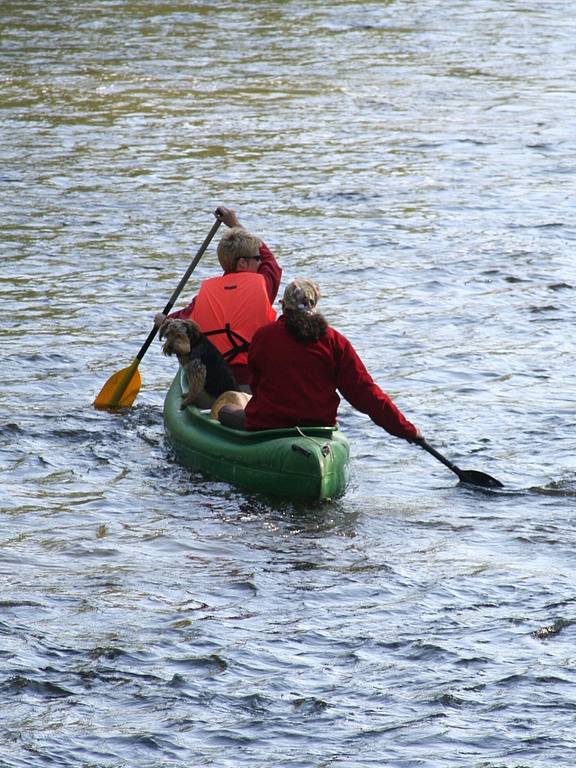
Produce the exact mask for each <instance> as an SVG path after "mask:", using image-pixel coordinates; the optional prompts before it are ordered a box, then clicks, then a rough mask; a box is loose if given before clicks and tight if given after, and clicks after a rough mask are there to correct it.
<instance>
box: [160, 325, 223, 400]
mask: <svg viewBox="0 0 576 768" xmlns="http://www.w3.org/2000/svg"><path fill="white" fill-rule="evenodd" d="M159 338H160V340H161V341H162V340H164V344H163V345H162V352H163V353H164V354H165V355H176V357H177V358H178V362H179V363H180V365H181V366H182V368H184V370H185V371H186V377H187V379H188V392H187V393H185V394H183V395H182V404H181V406H180V407H181V408H185V407H186V406H187V405H190V404H192V403H194V404H195V405H198V406H200V407H201V408H206V407H210V405H211V404H212V403H213V402H214V400H216V398H217V397H218V396H219V395H221V394H222V392H226V391H228V390H232V391H237V389H238V385H237V384H236V379H235V378H234V376H233V375H232V371H231V370H230V368H229V367H228V363H227V362H226V361H225V360H224V358H223V357H222V355H221V354H220V352H219V351H218V350H217V349H216V347H215V346H214V344H212V342H211V341H208V339H207V338H206V336H204V334H203V333H202V331H201V330H200V328H199V327H198V325H197V324H196V323H194V322H193V321H192V320H176V319H174V320H172V319H168V320H165V321H164V322H163V323H162V325H161V326H160V334H159Z"/></svg>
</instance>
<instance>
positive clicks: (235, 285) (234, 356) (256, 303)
mask: <svg viewBox="0 0 576 768" xmlns="http://www.w3.org/2000/svg"><path fill="white" fill-rule="evenodd" d="M214 215H215V216H216V217H217V218H219V219H220V220H221V221H222V222H223V223H224V224H225V225H226V226H227V227H229V230H228V231H227V232H226V233H225V234H224V235H223V236H222V238H221V240H220V242H219V243H218V249H217V254H218V261H219V262H220V266H221V267H222V270H223V274H222V275H221V276H219V277H211V278H208V279H207V280H203V281H202V283H201V284H200V290H199V291H198V294H197V295H196V296H195V297H194V298H193V299H192V301H191V302H190V304H188V306H187V307H184V309H180V310H178V311H177V312H173V313H172V314H170V315H169V317H172V318H179V319H181V320H194V322H196V323H198V325H199V326H200V329H201V330H202V331H203V332H204V334H206V335H207V336H208V338H209V339H210V341H211V342H212V343H213V344H214V346H215V347H216V348H217V349H218V350H219V351H220V352H221V353H222V355H223V356H224V359H225V360H226V361H227V362H228V364H229V365H230V368H231V370H232V373H233V374H234V377H235V379H236V381H237V382H238V384H239V385H240V386H241V387H242V388H243V389H245V388H249V385H250V372H249V369H248V349H249V345H250V342H251V340H252V337H253V335H254V333H255V332H256V331H257V330H258V328H260V327H261V326H263V325H266V323H270V322H272V321H273V320H275V319H276V312H275V311H274V309H273V307H272V304H273V302H274V300H275V298H276V295H277V293H278V288H279V287H280V279H281V277H282V269H281V268H280V265H279V264H278V262H277V261H276V259H275V257H274V254H273V253H272V251H270V249H269V248H268V246H267V245H266V244H265V243H263V242H262V241H261V240H260V239H259V238H257V237H255V236H254V235H252V234H250V233H249V232H248V231H247V230H246V229H244V227H243V226H242V225H241V224H240V222H239V220H238V216H237V215H236V211H234V210H233V209H231V208H226V207H224V206H219V207H218V208H217V209H216V210H215V212H214ZM165 319H166V318H165V316H164V315H163V314H161V313H158V314H157V315H156V317H155V318H154V321H155V323H156V325H161V324H162V323H163V322H164V320H165Z"/></svg>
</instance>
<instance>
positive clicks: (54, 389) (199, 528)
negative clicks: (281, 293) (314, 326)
mask: <svg viewBox="0 0 576 768" xmlns="http://www.w3.org/2000/svg"><path fill="white" fill-rule="evenodd" d="M572 10H573V8H572V5H571V4H570V3H567V2H561V1H560V0H556V1H554V0H552V1H551V2H548V3H546V4H542V3H539V2H536V1H535V0H528V1H527V2H520V1H519V0H509V1H508V2H505V3H502V2H495V1H493V0H474V1H473V2H459V1H458V0H449V2H439V1H438V0H431V1H430V2H426V3H424V2H416V0H397V1H396V2H394V1H393V0H389V1H388V2H354V1H353V0H348V1H346V0H337V1H336V2H332V3H324V4H321V3H316V2H311V1H307V2H305V1H304V0H293V2H285V3H280V2H272V1H263V2H259V3H242V2H214V3H210V4H208V3H205V4H203V3H189V2H178V3H177V2H159V1H156V0H141V1H138V2H136V0H106V1H105V0H96V1H95V2H90V3H89V2H85V1H84V0H83V1H81V2H74V3H72V2H68V1H67V0H53V2H51V3H39V2H33V1H32V0H21V1H20V2H17V3H3V4H2V5H1V7H0V40H1V42H0V65H1V66H0V82H1V85H2V88H1V90H0V139H1V140H0V184H1V197H0V210H1V214H2V215H1V217H0V232H1V242H2V246H1V247H2V264H3V269H2V273H1V275H0V298H1V302H0V312H1V314H2V330H1V331H0V333H1V335H2V340H3V343H2V355H1V357H2V366H1V369H0V377H1V386H0V438H1V439H0V493H1V502H0V507H1V511H2V534H1V537H0V542H1V548H0V578H1V582H0V583H1V585H2V591H1V594H0V658H1V660H2V665H1V671H0V711H1V712H2V715H1V720H0V722H1V723H2V728H1V730H0V764H1V765H2V766H9V767H10V768H23V767H24V766H26V767H28V766H34V767H35V768H36V766H48V765H51V766H53V765H57V766H74V767H75V766H82V767H83V768H84V767H86V768H87V767H90V768H95V767H96V766H97V767H98V768H105V767H108V766H114V767H117V766H118V767H119V766H127V767H128V766H130V768H133V767H134V766H138V767H139V768H160V767H162V768H165V767H168V766H170V768H181V767H182V768H183V767H184V766H186V767H187V768H189V767H190V766H218V768H227V767H228V766H230V768H236V767H237V766H241V765H246V766H251V768H253V767H254V766H258V768H264V767H265V768H284V767H286V768H288V767H290V768H296V766H298V768H304V767H305V768H309V767H310V768H328V766H334V768H335V767H336V766H339V767H340V766H342V767H344V766H345V767H346V768H356V767H358V768H364V766H379V767H380V766H394V768H417V767H419V766H425V767H426V768H437V767H440V766H441V767H442V768H454V767H455V766H463V767H466V768H540V767H543V766H546V767H547V768H548V766H550V765H558V766H567V767H570V768H571V767H572V766H573V764H574V758H573V755H574V750H575V747H576V739H575V736H574V722H575V715H576V695H575V693H574V691H575V690H576V689H575V687H574V683H575V682H576V674H575V664H576V657H575V650H574V648H575V640H576V634H575V633H576V630H575V621H576V613H575V606H574V602H575V600H576V592H575V588H574V566H575V556H574V549H575V546H574V545H575V535H574V534H575V526H574V520H575V514H574V513H575V508H576V462H575V459H574V428H573V423H574V418H573V410H574V400H575V396H574V383H573V370H574V369H573V356H574V355H573V349H574V347H573V329H574V320H575V313H574V290H575V287H576V267H575V266H574V255H573V246H574V241H575V239H576V229H575V226H574V197H575V186H574V181H575V170H574V156H575V152H576V140H575V138H574V124H575V122H576V96H575V92H574V88H573V83H574V75H575V64H574V62H575V61H576V56H575V54H576V43H575V41H576V22H575V20H574V14H573V13H572ZM218 204H227V205H230V206H232V207H235V208H236V209H237V210H238V212H239V214H240V217H241V219H242V220H243V221H244V223H245V224H246V225H247V226H248V227H249V228H250V229H252V230H253V231H254V232H256V233H257V234H259V235H260V236H262V237H263V238H264V239H265V240H266V241H267V242H268V244H269V245H270V246H271V247H272V249H273V250H274V251H275V253H276V254H277V256H278V258H279V260H280V262H281V264H282V266H283V268H284V280H283V283H285V282H286V281H287V280H288V279H289V278H291V277H293V276H295V275H302V276H306V275H308V276H315V277H317V278H318V279H319V280H320V282H321V286H322V289H323V294H324V297H323V300H322V305H323V306H322V308H323V311H324V313H325V314H326V316H327V317H328V318H329V319H330V320H331V321H332V322H333V324H334V325H336V327H338V328H339V329H340V330H341V331H342V332H343V333H345V334H346V335H347V336H348V337H349V338H350V339H351V340H352V341H353V343H354V344H355V346H356V347H357V349H358V350H359V352H360V353H361V355H362V357H363V358H364V360H365V362H366V364H367V365H368V367H369V368H370V370H371V372H372V373H373V374H374V376H375V377H376V378H377V380H378V381H379V382H380V383H381V384H382V386H383V387H384V388H385V389H386V390H387V391H388V392H389V393H390V394H391V395H392V396H393V397H394V398H395V400H396V402H397V403H398V404H399V405H400V407H401V408H402V409H403V410H404V411H405V412H406V414H407V415H408V416H409V417H410V418H411V419H412V420H413V421H414V422H415V423H417V424H418V426H419V427H420V428H421V430H422V431H423V432H424V434H425V435H426V436H427V437H428V439H429V441H430V442H431V443H432V444H433V445H435V446H436V447H437V448H438V449H439V450H441V451H442V452H443V453H445V454H446V455H448V456H449V457H450V458H451V459H453V460H454V461H455V462H456V463H457V464H458V465H459V466H462V467H463V468H465V469H479V470H482V471H485V472H489V473H490V474H493V475H495V476H497V477H498V478H499V479H501V480H502V481H503V482H504V483H505V484H506V488H505V490H504V491H502V492H498V493H493V492H477V491H472V490H470V489H466V488H463V487H460V486H458V485H457V478H456V477H455V476H454V475H453V474H452V473H450V472H449V471H448V470H447V469H445V468H444V467H443V466H442V465H441V464H439V463H438V462H436V461H435V460H434V459H432V457H430V456H428V455H427V454H425V453H424V452H423V451H421V450H419V449H418V448H416V447H414V446H409V445H407V444H405V443H404V442H403V441H399V440H396V439H394V438H392V437H390V436H388V435H387V434H385V433H384V432H382V431H381V430H379V429H378V428H377V427H376V426H375V425H373V424H372V423H371V422H370V421H369V420H368V419H367V418H366V417H364V416H362V415H361V414H358V413H356V412H354V411H353V410H352V409H351V408H349V407H348V406H347V405H346V404H345V403H344V404H343V405H342V408H341V424H342V427H343V428H344V429H345V431H346V433H347V434H348V435H349V437H350V440H351V444H352V451H353V462H352V480H351V484H350V487H349V490H348V492H347V493H346V495H345V496H344V497H343V498H342V499H340V500H338V501H335V502H332V503H327V504H323V505H312V506H293V505H291V504H289V503H283V502H279V501H271V500H269V499H264V498H259V497H253V496H250V495H246V494H243V493H241V492H239V491H238V490H235V489H233V488H231V487H229V486H227V485H225V484H222V483H217V482H213V481H210V480H209V479H206V478H202V477H200V476H196V475H193V474H190V473H189V472H188V471H186V470H184V469H182V468H181V467H179V466H178V465H176V464H175V463H174V461H173V459H172V457H171V455H170V452H169V449H168V447H167V445H166V443H165V440H164V436H163V424H162V413H161V408H162V402H163V396H164V393H165V391H166V388H167V385H168V384H169V382H170V380H171V378H172V375H173V373H174V367H173V361H172V360H167V359H165V358H162V356H161V354H160V352H159V347H158V345H157V344H155V345H154V346H153V347H152V348H151V350H150V351H149V352H148V353H147V355H146V357H145V359H144V361H143V362H142V365H141V373H142V379H143V386H142V390H141V392H140V395H139V397H138V399H137V401H136V403H135V405H134V406H133V407H132V408H131V409H130V410H129V412H126V413H123V414H121V415H111V414H108V413H103V412H97V411H95V410H94V409H93V407H92V405H91V404H92V401H93V399H94V396H95V395H96V394H97V393H98V391H99V390H100V388H101V387H102V385H103V384H104V382H105V381H106V379H107V378H108V377H109V376H110V375H111V374H112V373H113V372H114V371H115V370H118V369H119V368H122V367H124V366H125V365H127V364H128V363H129V362H130V361H131V360H132V358H133V357H134V355H135V354H136V352H137V351H138V349H139V348H140V345H141V344H142V342H143V341H144V339H145V338H146V335H147V333H148V331H149V330H150V326H151V319H152V317H153V314H154V313H155V312H156V311H158V310H159V309H161V308H162V307H163V306H164V304H165V303H166V301H167V299H168V298H169V296H170V294H171V293H172V290H173V288H174V286H175V285H176V284H177V282H178V280H179V278H180V276H181V275H182V273H183V272H184V270H185V268H186V266H187V264H188V262H189V261H190V259H191V258H192V255H193V254H194V253H195V252H196V250H197V248H198V247H199V245H200V243H201V242H202V240H203V239H204V236H205V235H206V233H207V232H208V230H209V229H210V227H211V225H212V221H213V219H212V211H213V209H214V208H215V207H216V206H217V205H218ZM215 271H216V259H215V253H214V248H213V247H211V248H210V249H209V252H208V253H207V254H206V256H205V257H204V259H203V261H202V262H201V263H200V265H199V267H198V269H197V270H196V273H195V275H194V276H193V278H192V280H191V284H190V286H189V287H188V289H187V291H186V293H187V296H189V295H192V293H193V292H194V290H195V288H196V286H197V284H198V280H199V279H201V278H203V277H206V276H208V275H212V274H214V273H215ZM183 298H184V297H183Z"/></svg>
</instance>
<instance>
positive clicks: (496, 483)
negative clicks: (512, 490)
mask: <svg viewBox="0 0 576 768" xmlns="http://www.w3.org/2000/svg"><path fill="white" fill-rule="evenodd" d="M415 442H416V443H418V445H420V446H421V447H422V448H424V450H425V451H428V453H429V454H431V455H432V456H434V458H435V459H438V461H441V462H442V464H444V466H446V467H448V469H451V470H452V472H454V473H455V474H456V475H458V477H459V478H460V482H462V483H466V484H467V485H477V486H479V487H480V488H503V487H504V484H503V483H501V482H500V480H496V478H495V477H491V476H490V475H487V474H486V473H485V472H477V471H476V470H474V469H460V467H457V466H456V464H453V463H452V462H451V461H449V459H447V458H446V457H445V456H442V454H441V453H439V452H438V451H437V450H436V449H435V448H432V446H431V445H429V444H428V443H427V442H426V440H425V439H424V438H423V437H421V438H420V439H419V440H416V441H415Z"/></svg>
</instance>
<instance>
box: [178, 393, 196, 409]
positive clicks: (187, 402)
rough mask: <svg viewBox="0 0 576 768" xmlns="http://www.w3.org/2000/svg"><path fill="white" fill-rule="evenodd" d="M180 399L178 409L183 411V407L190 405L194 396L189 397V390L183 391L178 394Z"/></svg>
mask: <svg viewBox="0 0 576 768" xmlns="http://www.w3.org/2000/svg"><path fill="white" fill-rule="evenodd" d="M180 398H181V401H180V410H181V411H183V410H184V408H186V407H187V406H189V405H192V403H193V402H194V398H193V397H190V392H184V393H182V395H180Z"/></svg>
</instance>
